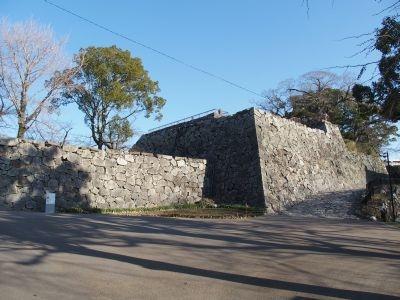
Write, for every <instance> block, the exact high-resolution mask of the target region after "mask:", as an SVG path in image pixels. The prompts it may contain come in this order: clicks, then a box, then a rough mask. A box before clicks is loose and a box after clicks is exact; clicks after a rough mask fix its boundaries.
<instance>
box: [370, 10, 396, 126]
mask: <svg viewBox="0 0 400 300" xmlns="http://www.w3.org/2000/svg"><path fill="white" fill-rule="evenodd" d="M375 49H376V50H378V51H380V52H381V54H382V55H381V58H380V60H379V63H378V69H379V73H380V75H381V76H380V78H379V80H378V81H376V82H374V83H373V84H372V91H373V94H370V96H373V97H375V98H376V100H377V101H379V103H381V105H382V113H383V115H384V116H385V117H386V118H388V119H390V120H392V121H399V120H400V23H399V22H398V21H397V19H396V18H395V17H387V18H385V19H384V20H383V22H382V27H381V28H380V29H378V30H377V33H376V42H375Z"/></svg>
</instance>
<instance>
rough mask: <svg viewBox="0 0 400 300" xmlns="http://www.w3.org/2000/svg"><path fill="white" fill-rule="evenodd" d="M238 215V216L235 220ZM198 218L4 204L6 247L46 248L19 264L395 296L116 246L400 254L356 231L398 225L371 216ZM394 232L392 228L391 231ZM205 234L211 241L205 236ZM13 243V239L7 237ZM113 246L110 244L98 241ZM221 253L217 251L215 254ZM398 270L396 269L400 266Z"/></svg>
mask: <svg viewBox="0 0 400 300" xmlns="http://www.w3.org/2000/svg"><path fill="white" fill-rule="evenodd" d="M232 222H233V221H232ZM232 222H230V221H213V222H211V221H200V220H185V219H183V220H182V219H181V220H180V219H167V218H155V217H136V218H129V217H110V216H100V215H90V216H87V217H86V216H82V215H58V216H43V215H41V214H38V213H36V214H35V213H22V212H20V213H16V212H0V240H2V243H1V245H2V247H0V251H18V249H23V248H24V247H26V246H27V245H29V246H31V247H33V248H34V249H35V250H40V254H38V255H35V256H33V257H32V258H29V259H27V260H24V261H18V262H17V263H18V264H22V265H25V266H33V265H37V264H41V263H44V262H45V260H46V259H47V258H48V257H49V256H51V255H53V254H57V253H68V254H76V255H81V256H85V257H91V258H100V259H106V260H112V261H118V262H122V263H128V264H131V265H135V266H140V267H143V268H146V269H149V270H162V271H169V272H174V273H180V274H186V275H193V276H198V277H205V278H211V279H217V280H223V281H228V282H233V283H241V284H247V285H252V286H258V287H264V288H272V289H278V290H285V291H292V292H298V293H309V294H313V295H317V296H335V297H343V298H351V299H354V298H360V299H377V298H379V299H396V297H394V296H390V295H387V294H381V293H374V292H367V291H357V290H347V289H338V288H333V287H324V286H320V285H313V284H304V283H298V282H289V281H284V280H277V279H269V278H260V277H255V276H250V275H245V274H235V273H232V272H231V273H229V272H223V271H219V270H218V271H216V270H211V269H208V268H199V267H192V266H185V265H182V264H178V263H175V262H173V263H172V262H167V261H164V260H157V259H148V258H146V259H145V258H140V257H135V256H132V255H130V253H131V252H129V254H126V253H124V254H122V253H121V252H119V251H115V250H116V249H123V248H127V249H131V248H132V247H133V249H134V248H135V247H139V246H142V245H150V246H156V245H157V246H163V247H170V248H171V249H176V248H179V249H183V250H184V251H186V252H187V253H189V254H190V255H195V256H196V257H197V256H199V255H204V257H205V258H207V259H208V260H210V261H212V260H213V259H214V260H218V261H219V263H226V265H229V264H232V263H234V261H231V260H230V258H229V255H225V254H224V253H225V252H224V251H231V252H232V251H234V252H240V253H255V252H256V251H258V252H259V253H262V254H264V255H265V256H266V257H267V258H268V259H270V260H274V259H276V258H278V257H279V255H282V254H285V255H288V256H289V255H293V256H302V255H304V256H305V255H309V254H313V255H324V256H327V259H329V257H330V256H337V255H339V256H343V257H346V256H351V257H355V258H358V259H361V258H364V259H367V261H368V259H375V260H376V259H390V260H393V261H398V260H399V259H400V251H399V250H398V249H399V246H400V243H399V241H398V240H396V239H393V238H392V237H385V236H372V237H366V236H359V237H356V236H352V235H351V234H349V233H348V231H349V230H352V229H354V228H357V227H358V226H359V227H363V228H364V229H365V227H367V228H368V226H371V231H372V230H375V231H376V230H377V231H378V232H379V231H380V230H381V231H382V232H383V229H385V230H386V232H388V230H389V232H390V230H396V229H388V228H387V227H383V226H382V227H380V226H378V227H376V226H373V225H370V224H369V223H359V222H358V223H357V222H355V223H354V222H348V223H347V224H343V223H342V224H341V225H340V226H338V224H340V222H338V221H333V220H331V221H326V222H325V221H324V223H323V226H322V229H316V228H315V227H314V225H317V224H318V220H311V219H305V218H289V217H287V218H285V217H281V216H280V217H275V218H274V217H270V218H268V219H264V218H260V219H254V220H251V221H246V222H241V223H240V222H239V223H234V224H233V223H232ZM392 234H393V232H392ZM204 241H206V242H204ZM8 243H10V245H13V247H14V248H13V247H11V246H7V245H9V244H8ZM105 246H106V247H113V248H109V249H113V250H110V251H105V250H104V249H103V248H101V249H98V247H105ZM216 253H220V255H218V256H217V257H214V258H213V255H215V254H216ZM397 276H398V274H397Z"/></svg>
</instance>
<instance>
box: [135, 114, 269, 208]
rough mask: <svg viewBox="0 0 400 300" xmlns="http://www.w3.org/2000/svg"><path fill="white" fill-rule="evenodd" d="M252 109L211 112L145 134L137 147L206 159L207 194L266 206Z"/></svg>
mask: <svg viewBox="0 0 400 300" xmlns="http://www.w3.org/2000/svg"><path fill="white" fill-rule="evenodd" d="M253 115H254V113H253V110H252V109H248V110H244V111H241V112H238V113H236V114H234V115H231V116H221V115H218V114H210V115H208V116H207V117H203V118H201V119H195V120H193V121H189V122H185V123H181V124H177V125H175V126H171V127H167V128H164V129H161V130H157V131H154V132H151V133H148V134H145V135H143V136H142V137H141V138H140V139H139V140H138V142H137V143H136V144H135V146H134V147H133V149H134V150H138V151H146V152H153V153H161V154H168V155H178V156H187V157H192V158H203V159H206V160H207V170H206V183H205V193H206V194H205V195H206V196H207V197H210V198H213V199H214V201H216V202H217V203H240V204H246V203H247V204H249V205H256V206H264V196H263V190H262V178H261V171H260V163H259V157H258V149H257V136H256V130H255V123H254V117H253Z"/></svg>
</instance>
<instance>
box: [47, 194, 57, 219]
mask: <svg viewBox="0 0 400 300" xmlns="http://www.w3.org/2000/svg"><path fill="white" fill-rule="evenodd" d="M55 212H56V194H55V193H50V192H46V210H45V213H46V214H54V213H55Z"/></svg>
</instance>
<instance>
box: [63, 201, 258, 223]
mask: <svg viewBox="0 0 400 300" xmlns="http://www.w3.org/2000/svg"><path fill="white" fill-rule="evenodd" d="M59 212H64V213H98V214H105V215H120V216H159V217H174V218H204V219H206V218H207V219H210V218H211V219H214V218H215V219H237V218H249V217H256V216H261V215H264V214H265V209H264V208H262V207H247V206H244V205H236V204H235V205H220V206H217V207H209V206H207V205H203V204H202V203H195V204H173V205H168V206H157V207H140V208H130V209H111V208H107V209H100V208H88V209H84V208H81V207H76V208H69V209H63V210H59Z"/></svg>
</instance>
